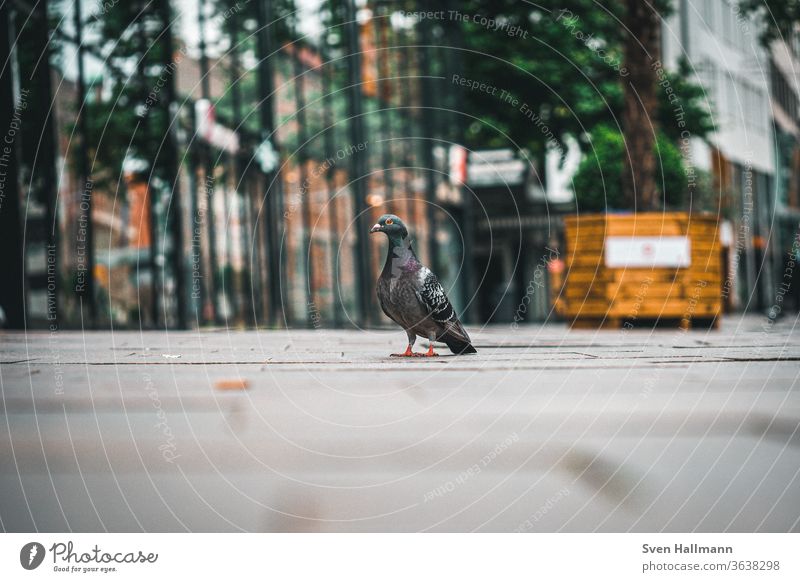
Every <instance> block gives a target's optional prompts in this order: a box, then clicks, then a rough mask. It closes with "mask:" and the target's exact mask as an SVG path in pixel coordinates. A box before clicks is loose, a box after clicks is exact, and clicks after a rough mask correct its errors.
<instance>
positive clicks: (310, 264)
mask: <svg viewBox="0 0 800 582" xmlns="http://www.w3.org/2000/svg"><path fill="white" fill-rule="evenodd" d="M299 46H300V45H299V44H297V43H295V45H294V47H295V51H294V54H293V55H292V57H293V58H292V62H293V67H294V97H295V109H296V113H295V118H296V120H297V152H296V157H297V162H298V166H299V176H300V177H299V180H300V197H301V200H300V203H301V206H302V209H303V249H302V252H303V254H304V257H305V258H304V259H303V260H304V261H305V263H306V289H305V292H306V307H307V308H308V309H311V307H312V305H313V304H314V299H315V297H316V289H315V288H314V287H315V284H314V261H313V260H312V257H311V225H312V218H313V217H312V216H311V192H310V184H308V183H307V178H308V173H307V171H306V162H307V161H308V159H307V155H306V141H307V140H308V135H307V133H306V94H305V67H304V66H303V63H302V62H301V61H300V49H299ZM306 325H308V326H312V321H311V312H309V313H308V317H306Z"/></svg>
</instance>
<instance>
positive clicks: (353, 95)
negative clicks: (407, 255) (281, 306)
mask: <svg viewBox="0 0 800 582" xmlns="http://www.w3.org/2000/svg"><path fill="white" fill-rule="evenodd" d="M344 6H345V29H346V34H347V45H348V57H347V74H348V84H349V86H348V88H347V95H348V110H349V111H348V113H349V117H350V123H349V129H350V142H351V144H350V146H351V148H352V149H353V150H354V151H353V153H352V155H351V156H350V176H349V178H350V185H351V188H352V192H353V200H354V202H355V212H356V216H355V228H356V257H355V259H356V265H357V269H358V270H357V282H356V287H357V289H358V305H359V317H360V323H361V325H367V324H368V323H370V322H372V321H373V320H374V315H375V314H374V311H373V309H372V304H373V296H374V292H373V285H374V281H373V278H372V265H371V262H370V254H369V246H368V241H367V237H368V236H369V233H368V232H367V229H368V228H369V225H368V224H367V223H368V221H367V211H368V208H367V204H366V195H367V193H366V183H365V180H366V175H367V168H366V161H365V158H364V155H363V152H362V151H360V149H359V147H358V146H359V145H360V144H362V143H364V119H363V103H362V94H361V48H360V43H359V36H358V33H359V31H358V23H357V22H356V10H355V5H354V0H345V2H344Z"/></svg>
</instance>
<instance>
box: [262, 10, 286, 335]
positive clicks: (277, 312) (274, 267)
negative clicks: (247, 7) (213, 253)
mask: <svg viewBox="0 0 800 582" xmlns="http://www.w3.org/2000/svg"><path fill="white" fill-rule="evenodd" d="M257 1H258V4H256V10H257V12H258V24H259V30H258V89H259V97H260V99H261V102H260V104H259V119H260V121H261V141H262V143H264V142H265V141H266V140H270V141H273V137H272V136H273V133H274V130H275V114H274V105H273V102H274V79H273V78H272V59H274V58H275V57H274V52H275V50H274V33H273V31H272V26H273V25H274V23H273V14H274V13H273V10H272V2H271V1H270V0H257ZM264 178H265V181H266V188H267V190H266V193H265V195H264V206H265V220H264V238H265V240H266V241H267V267H268V282H267V283H268V287H269V306H270V309H269V318H268V321H269V323H270V324H271V325H276V324H277V323H279V322H280V321H281V320H283V299H282V293H281V281H282V278H281V273H282V261H281V251H280V239H279V237H278V208H279V206H278V202H279V201H278V200H277V198H278V197H279V196H280V192H281V189H280V184H279V183H278V176H277V172H276V171H275V170H274V169H273V170H271V171H266V172H264Z"/></svg>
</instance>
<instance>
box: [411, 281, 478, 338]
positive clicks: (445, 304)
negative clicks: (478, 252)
mask: <svg viewBox="0 0 800 582" xmlns="http://www.w3.org/2000/svg"><path fill="white" fill-rule="evenodd" d="M426 271H427V272H426V273H425V274H424V276H423V279H422V285H421V286H420V288H419V290H418V292H417V297H419V300H420V301H421V302H422V304H423V305H424V306H425V309H427V311H428V316H429V317H430V318H431V319H432V320H433V321H434V322H436V323H438V324H439V325H441V326H442V327H443V328H444V333H443V336H444V335H446V336H450V337H452V338H453V339H456V340H457V341H460V342H466V343H470V339H469V335H467V331H466V330H465V329H464V326H462V325H461V322H460V321H459V320H458V316H456V311H455V309H453V306H452V304H451V303H450V300H449V299H448V298H447V295H446V294H445V292H444V288H442V284H441V283H439V279H437V278H436V275H434V274H433V273H432V272H431V271H430V270H427V269H426Z"/></svg>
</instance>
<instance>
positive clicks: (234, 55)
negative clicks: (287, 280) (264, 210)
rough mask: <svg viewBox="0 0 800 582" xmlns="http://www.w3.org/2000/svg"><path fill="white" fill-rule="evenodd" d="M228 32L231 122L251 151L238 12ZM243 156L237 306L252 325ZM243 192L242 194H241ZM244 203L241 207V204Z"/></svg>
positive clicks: (237, 174) (238, 165)
mask: <svg viewBox="0 0 800 582" xmlns="http://www.w3.org/2000/svg"><path fill="white" fill-rule="evenodd" d="M228 30H229V32H230V35H231V48H230V59H231V67H230V69H231V108H232V110H233V120H232V122H231V126H232V127H233V129H234V131H236V132H237V133H238V134H239V136H240V137H239V143H240V144H241V149H242V150H246V149H247V145H248V144H247V141H246V135H247V133H246V132H245V131H243V129H244V128H242V127H241V123H242V88H241V85H240V84H239V81H238V79H239V75H240V67H239V53H238V50H239V48H238V47H239V16H238V12H237V11H233V12H232V13H231V15H230V17H229V18H228ZM240 156H241V154H240V153H239V152H236V153H233V154H231V157H232V160H233V175H234V183H235V188H234V199H235V200H236V210H237V215H238V216H237V218H238V221H239V236H240V237H241V240H240V241H239V242H240V243H241V249H240V252H241V256H242V267H241V271H240V272H239V277H238V287H239V288H238V289H237V293H236V295H237V299H236V301H237V303H238V305H239V310H238V311H239V317H240V318H241V320H242V322H243V323H251V322H253V318H252V317H251V310H249V309H248V308H247V301H246V298H247V290H248V289H249V288H250V285H248V283H249V279H250V277H248V273H249V271H248V268H247V266H248V264H249V263H248V261H247V253H248V250H249V248H248V246H249V245H248V244H247V243H248V234H249V230H250V229H249V224H247V216H248V213H246V212H245V209H246V208H247V201H248V199H249V192H248V191H247V189H246V188H244V187H243V181H244V167H243V164H242V161H241V157H240ZM240 192H241V194H240ZM240 202H241V204H240Z"/></svg>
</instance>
